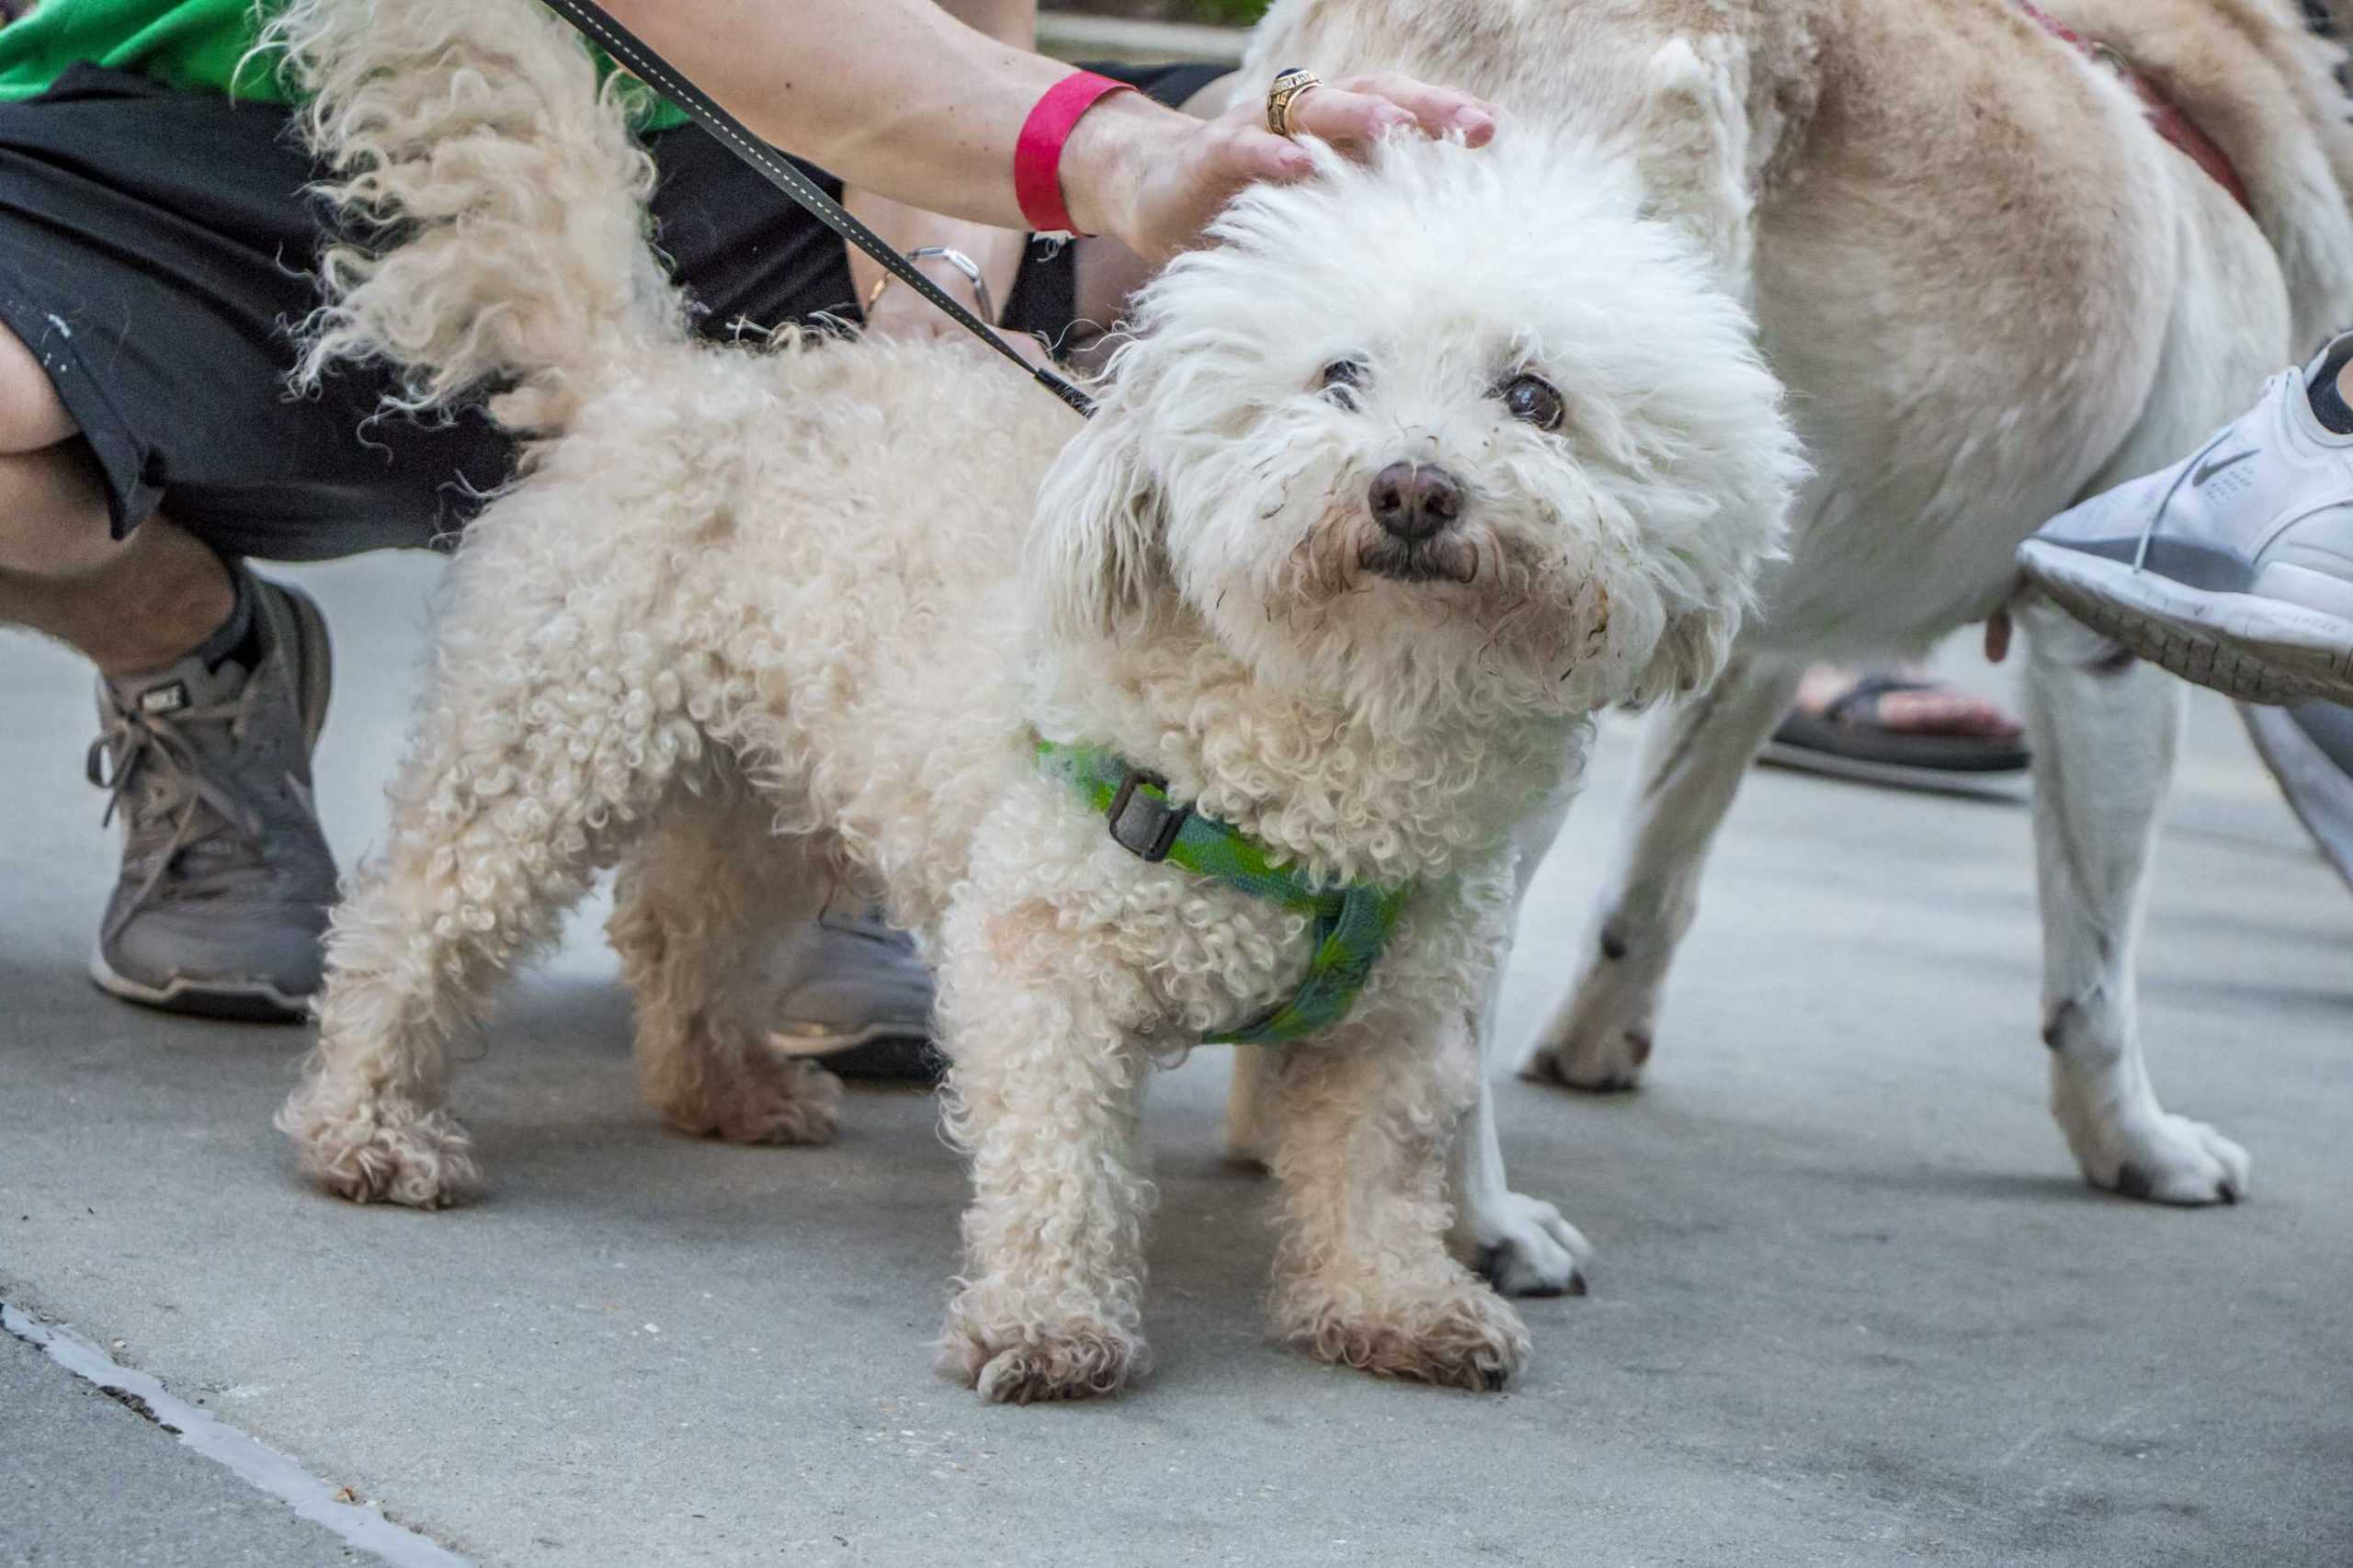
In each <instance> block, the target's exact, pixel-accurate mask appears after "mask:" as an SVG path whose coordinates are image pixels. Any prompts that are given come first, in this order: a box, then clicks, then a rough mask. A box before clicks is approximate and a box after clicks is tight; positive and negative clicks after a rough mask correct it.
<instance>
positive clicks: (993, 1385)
mask: <svg viewBox="0 0 2353 1568" xmlns="http://www.w3.org/2000/svg"><path fill="white" fill-rule="evenodd" d="M939 1364H940V1369H941V1370H942V1371H945V1372H948V1373H949V1374H951V1375H953V1376H955V1377H959V1378H961V1379H962V1380H963V1381H964V1383H965V1385H966V1386H967V1387H969V1388H971V1389H972V1391H973V1392H976V1393H978V1394H979V1395H980V1396H981V1397H982V1398H983V1399H984V1400H987V1401H988V1402H989V1403H991V1404H1031V1403H1037V1402H1039V1401H1041V1400H1050V1399H1101V1398H1104V1397H1106V1396H1107V1395H1110V1394H1115V1393H1117V1392H1120V1390H1121V1389H1122V1388H1125V1387H1126V1386H1127V1384H1128V1382H1129V1381H1130V1380H1131V1379H1133V1378H1136V1377H1140V1376H1142V1373H1143V1372H1144V1370H1145V1369H1146V1367H1147V1366H1148V1364H1149V1357H1148V1355H1147V1353H1146V1350H1145V1347H1144V1342H1143V1341H1142V1339H1141V1338H1139V1337H1138V1336H1137V1335H1134V1334H1131V1333H1130V1332H1129V1331H1128V1330H1126V1329H1124V1328H1121V1327H1120V1325H1119V1324H1114V1323H1111V1322H1108V1320H1105V1319H1101V1318H1080V1319H1071V1320H1065V1321H1063V1322H1059V1323H1053V1324H982V1323H979V1322H976V1321H974V1320H973V1319H972V1318H970V1317H968V1316H966V1315H964V1314H963V1313H961V1312H958V1311H956V1310H954V1309H951V1310H950V1311H949V1316H948V1334H947V1339H946V1342H945V1344H944V1345H943V1346H941V1349H940V1358H939Z"/></svg>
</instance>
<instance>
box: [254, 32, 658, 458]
mask: <svg viewBox="0 0 2353 1568" xmlns="http://www.w3.org/2000/svg"><path fill="white" fill-rule="evenodd" d="M264 47H265V48H272V47H275V48H279V49H282V50H283V51H285V57H286V59H285V69H286V71H287V73H288V80H289V82H290V85H294V86H296V87H298V88H300V89H301V91H303V92H305V93H307V94H309V95H311V99H310V102H309V104H308V105H307V107H306V108H305V110H304V113H303V117H302V124H303V130H304V132H305V134H306V135H307V136H308V137H309V139H310V141H311V143H312V145H313V148H314V149H315V150H316V151H317V153H319V155H320V157H321V158H322V159H323V160H324V162H325V163H326V164H327V165H328V166H329V167H330V168H331V169H332V170H333V171H334V173H335V176H336V177H335V180H334V181H333V182H331V183H329V184H327V185H325V186H324V187H322V188H323V189H324V192H325V194H326V195H327V196H328V197H329V199H332V200H333V202H334V203H335V207H336V209H337V211H338V212H339V214H340V215H341V217H342V219H343V220H344V222H345V224H346V231H347V236H348V237H347V241H346V243H343V244H337V245H335V246H334V247H333V248H331V249H330V250H329V251H328V252H327V254H326V256H325V259H324V262H323V264H322V267H321V273H322V278H323V281H324V286H325V292H326V297H327V301H328V302H327V303H326V304H324V306H322V307H321V308H320V309H319V311H318V312H316V313H315V314H314V315H313V317H312V318H311V320H310V322H309V323H308V324H307V332H306V335H305V347H304V353H303V358H302V363H301V369H300V371H299V372H298V375H299V378H300V379H301V381H305V382H313V381H316V380H317V379H318V377H319V376H320V374H321V373H322V372H323V371H324V370H325V369H326V368H327V367H328V366H329V365H331V364H333V363H334V362H335V361H337V360H344V359H352V360H376V361H382V362H389V363H390V364H392V365H393V366H395V367H397V369H398V370H399V372H400V377H401V385H402V389H403V390H402V392H400V393H399V394H396V395H395V397H394V398H393V399H392V401H393V402H395V403H399V404H400V405H401V406H404V407H409V408H426V407H432V406H437V405H443V404H447V403H449V402H451V401H452V400H454V399H456V398H457V397H458V396H459V395H460V394H461V393H463V392H467V391H469V390H471V389H477V388H481V387H483V386H485V385H494V386H496V387H497V388H498V389H499V391H498V394H497V395H496V396H495V397H494V398H493V399H492V400H491V403H490V407H491V412H492V414H493V415H494V416H495V417H496V418H497V419H498V421H499V422H500V423H501V424H503V425H505V426H508V427H509V428H511V429H515V430H517V431H523V432H529V433H534V434H540V435H548V434H553V433H555V432H557V431H560V430H561V429H563V427H564V426H566V425H568V424H569V423H570V422H571V419H572V416H573V414H574V410H575V409H576V408H577V407H578V405H579V403H580V401H581V400H582V399H583V398H584V397H587V396H592V395H594V394H595V393H596V392H599V391H601V390H603V389H605V388H607V387H609V386H614V385H619V384H621V383H623V382H624V381H626V380H627V379H628V378H629V375H630V372H631V368H632V366H633V365H638V364H642V360H643V358H644V357H645V356H646V355H648V354H649V353H652V352H654V351H657V350H658V348H659V347H660V346H662V345H664V344H665V343H675V342H677V341H679V340H680V339H681V338H682V337H683V336H684V329H683V326H682V321H683V315H682V312H681V307H680V301H679V298H678V295H677V291H676V289H675V288H674V287H673V286H672V285H671V284H670V282H669V281H668V280H667V278H665V276H664V274H663V271H662V268H661V267H660V264H659V263H658V262H657V260H656V259H655V257H654V252H653V249H652V247H651V245H650V244H648V241H647V219H646V212H645V198H646V196H647V194H648V193H649V192H650V190H651V189H652V187H653V182H654V166H653V162H652V160H651V159H649V158H648V157H647V156H646V155H645V153H644V152H643V151H642V149H640V148H639V147H638V145H637V143H636V142H635V141H634V140H633V139H632V138H631V134H630V130H629V123H628V119H629V117H628V103H627V98H628V97H629V96H630V94H631V88H630V87H629V86H628V85H625V84H624V83H621V82H615V83H609V84H608V85H606V86H605V88H604V89H603V90H602V91H601V92H600V91H599V89H598V85H597V70H596V66H595V65H594V63H593V62H591V60H590V58H589V56H588V53H587V51H585V49H583V48H582V47H581V45H580V43H579V42H578V41H577V40H576V39H575V37H574V34H573V33H572V31H571V30H570V29H569V28H566V27H565V26H564V24H563V22H561V21H559V20H558V19H557V18H556V17H555V16H554V15H553V14H552V13H551V12H549V11H547V10H545V9H543V8H541V7H540V6H538V5H536V4H534V3H533V0H291V3H290V4H289V5H288V6H286V7H285V9H284V10H283V11H282V12H281V13H280V14H279V16H278V19H277V20H276V21H275V22H274V23H273V24H272V25H271V27H270V28H269V31H268V33H267V35H266V38H265V43H264Z"/></svg>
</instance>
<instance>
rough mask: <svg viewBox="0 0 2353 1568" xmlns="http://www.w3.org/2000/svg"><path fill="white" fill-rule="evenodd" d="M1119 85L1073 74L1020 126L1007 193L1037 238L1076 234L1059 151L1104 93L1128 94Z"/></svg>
mask: <svg viewBox="0 0 2353 1568" xmlns="http://www.w3.org/2000/svg"><path fill="white" fill-rule="evenodd" d="M1132 91H1134V89H1133V88H1132V87H1130V86H1129V85H1128V84H1127V83H1125V82H1115V81H1113V80H1111V78H1110V77H1108V76H1098V75H1097V74H1095V73H1094V72H1092V71H1074V72H1073V73H1072V74H1069V75H1067V76H1065V77H1063V79H1062V80H1061V81H1059V82H1057V83H1055V84H1054V85H1052V86H1051V87H1049V88H1047V89H1046V96H1045V97H1041V98H1040V99H1039V100H1038V102H1037V106H1036V107H1035V108H1032V109H1030V111H1029V119H1026V120H1023V121H1022V122H1021V136H1020V139H1019V140H1018V141H1017V142H1014V144H1013V194H1014V197H1015V199H1017V200H1018V201H1019V202H1020V203H1021V215H1022V216H1023V217H1024V218H1026V219H1028V220H1029V227H1030V228H1032V229H1033V230H1035V231H1037V232H1038V233H1041V234H1054V233H1077V232H1078V225H1077V224H1076V223H1074V222H1071V216H1070V207H1069V204H1068V203H1066V202H1064V201H1063V147H1064V146H1065V145H1066V144H1067V143H1068V142H1069V141H1070V133H1071V130H1072V128H1073V127H1074V126H1076V125H1077V124H1078V121H1079V118H1080V116H1082V115H1084V114H1086V111H1087V110H1088V109H1091V108H1094V107H1095V105H1096V102H1097V99H1099V98H1101V97H1103V96H1104V95H1105V94H1107V93H1118V92H1132Z"/></svg>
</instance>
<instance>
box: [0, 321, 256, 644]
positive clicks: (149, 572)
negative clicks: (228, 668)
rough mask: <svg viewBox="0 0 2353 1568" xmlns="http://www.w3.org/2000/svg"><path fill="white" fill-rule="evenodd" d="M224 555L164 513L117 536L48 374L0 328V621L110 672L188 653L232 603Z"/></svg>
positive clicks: (93, 468) (94, 474) (94, 475)
mask: <svg viewBox="0 0 2353 1568" xmlns="http://www.w3.org/2000/svg"><path fill="white" fill-rule="evenodd" d="M235 602H236V601H235V595H234V592H233V589H232V588H231V586H230V583H229V573H228V569H227V568H226V567H225V566H223V565H222V562H221V559H220V557H219V556H217V555H215V554H213V553H212V551H210V549H209V548H207V547H206V546H204V545H202V544H199V542H198V541H197V540H195V538H194V537H192V536H191V535H189V534H188V533H187V532H185V531H184V530H182V529H181V528H178V527H177V526H176V525H175V524H173V523H171V522H170V521H168V520H167V519H165V518H163V517H151V518H149V519H148V520H147V521H146V522H145V523H142V525H141V526H140V527H138V528H133V529H132V530H131V534H130V536H129V537H128V538H126V539H120V540H118V539H116V538H114V537H113V534H112V532H111V530H110V528H109V526H108V517H107V506H106V494H105V492H104V490H103V489H102V488H101V486H100V484H99V481H98V473H97V467H96V465H95V463H94V462H93V461H92V460H91V458H90V454H89V450H88V449H87V448H86V447H85V446H84V445H83V443H82V441H81V439H80V436H79V433H78V432H77V431H76V429H75V427H74V422H73V419H72V417H71V416H70V415H67V413H66V412H65V406H64V404H63V403H60V402H59V401H58V400H57V394H56V392H54V391H53V390H52V389H51V386H50V384H49V380H48V377H47V375H46V374H45V373H44V372H43V371H42V370H41V369H40V365H39V363H38V362H37V361H35V359H34V358H33V357H32V355H31V353H30V352H29V351H28V350H27V348H26V347H25V346H24V344H23V343H22V342H20V341H19V340H18V339H17V337H16V336H15V335H13V334H11V333H9V332H8V331H7V330H6V328H4V327H0V622H6V623H12V624H15V625H17V626H24V627H28V628H30V629H31V630H33V631H40V632H44V633H46V634H47V635H49V636H51V637H54V638H56V639H57V640H58V641H60V642H63V643H65V644H66V645H67V646H69V647H72V648H74V649H76V650H78V651H79V652H80V653H83V654H84V655H85V657H87V658H89V659H90V660H91V661H92V662H93V663H95V664H96V665H97V666H98V668H99V669H100V670H101V671H103V672H105V673H106V674H108V675H121V674H126V673H129V672H131V671H135V670H151V669H155V668H158V667H160V666H162V665H168V664H170V663H171V662H172V661H174V660H175V659H178V658H181V657H183V656H184V655H186V654H187V653H188V650H189V649H191V648H193V647H195V646H196V645H197V644H198V643H199V642H203V641H204V639H205V638H206V637H208V636H209V635H210V634H211V632H212V631H213V630H214V629H215V628H217V627H218V626H219V625H220V624H221V623H222V621H223V620H226V619H228V617H229V612H230V610H231V609H232V608H233V607H234V605H235Z"/></svg>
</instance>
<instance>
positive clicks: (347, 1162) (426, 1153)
mask: <svg viewBox="0 0 2353 1568" xmlns="http://www.w3.org/2000/svg"><path fill="white" fill-rule="evenodd" d="M277 1127H278V1131H280V1132H283V1133H285V1134H286V1136H287V1137H288V1138H290V1139H291V1140H293V1142H294V1147H295V1151H296V1153H298V1154H299V1155H300V1156H301V1164H302V1174H303V1175H304V1176H309V1177H310V1178H311V1179H312V1180H313V1181H314V1182H316V1183H318V1184H319V1186H321V1187H324V1188H326V1190H327V1191H329V1192H332V1193H334V1194H335V1196H336V1197H338V1198H348V1199H351V1200H352V1201H353V1202H354V1203H400V1204H404V1205H406V1206H407V1207H409V1208H411V1209H443V1208H447V1207H449V1205H450V1204H453V1203H462V1202H464V1201H465V1200H466V1199H470V1198H472V1197H474V1196H475V1195H476V1194H478V1193H479V1192H481V1190H482V1167H481V1166H480V1165H476V1164H475V1163H474V1157H473V1139H472V1136H470V1135H469V1134H468V1133H467V1131H466V1130H465V1129H464V1128H463V1127H462V1126H460V1125H459V1122H458V1119H457V1118H456V1117H454V1116H451V1115H450V1114H449V1112H448V1111H446V1110H442V1109H440V1108H433V1109H426V1108H423V1107H421V1106H417V1105H415V1104H412V1103H410V1102H408V1101H405V1100H396V1099H376V1100H367V1099H352V1100H346V1099H337V1098H335V1097H331V1096H326V1095H323V1094H320V1093H318V1092H316V1091H315V1090H314V1089H312V1088H308V1087H305V1088H303V1089H300V1090H297V1091H296V1092H295V1094H294V1096H293V1097H291V1098H290V1099H289V1100H288V1101H287V1102H286V1105H285V1108H283V1109H281V1110H280V1111H279V1112H278V1118H277Z"/></svg>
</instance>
